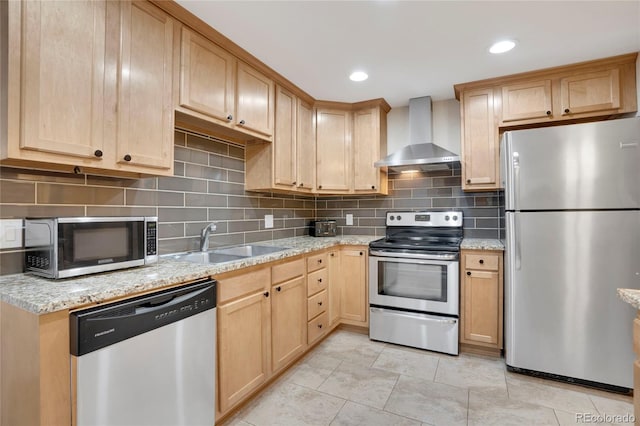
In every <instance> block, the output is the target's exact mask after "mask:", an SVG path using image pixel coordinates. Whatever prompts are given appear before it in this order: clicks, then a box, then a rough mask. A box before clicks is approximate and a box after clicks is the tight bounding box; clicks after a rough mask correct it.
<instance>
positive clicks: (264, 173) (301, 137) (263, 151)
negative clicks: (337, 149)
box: [245, 86, 316, 193]
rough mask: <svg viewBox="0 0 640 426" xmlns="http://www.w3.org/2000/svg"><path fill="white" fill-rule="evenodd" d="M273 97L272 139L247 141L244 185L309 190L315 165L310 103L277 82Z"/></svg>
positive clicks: (256, 189) (255, 189)
mask: <svg viewBox="0 0 640 426" xmlns="http://www.w3.org/2000/svg"><path fill="white" fill-rule="evenodd" d="M275 99H276V102H275V104H276V106H275V134H274V140H273V143H269V142H264V141H252V142H249V143H247V145H246V148H245V158H246V173H245V187H246V189H247V190H249V191H265V190H266V191H271V190H276V191H286V192H306V193H309V192H311V191H313V189H314V180H315V169H316V167H315V125H314V115H313V107H312V106H311V105H309V104H307V103H306V102H304V101H303V100H302V99H300V98H298V97H297V96H295V95H294V94H293V93H291V92H289V91H288V90H286V89H284V88H283V87H281V86H276V96H275Z"/></svg>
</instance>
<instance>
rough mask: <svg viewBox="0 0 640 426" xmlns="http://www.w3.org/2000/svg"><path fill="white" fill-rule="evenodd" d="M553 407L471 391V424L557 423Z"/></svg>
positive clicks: (514, 425)
mask: <svg viewBox="0 0 640 426" xmlns="http://www.w3.org/2000/svg"><path fill="white" fill-rule="evenodd" d="M557 424H558V422H557V420H556V416H555V413H554V412H553V410H552V409H551V408H548V407H543V406H540V405H534V404H528V403H526V402H521V401H514V400H512V399H509V398H506V397H503V396H495V395H492V394H490V393H486V392H483V391H475V390H470V391H469V423H468V425H469V426H475V425H478V426H491V425H496V426H511V425H513V426H520V425H541V426H542V425H557Z"/></svg>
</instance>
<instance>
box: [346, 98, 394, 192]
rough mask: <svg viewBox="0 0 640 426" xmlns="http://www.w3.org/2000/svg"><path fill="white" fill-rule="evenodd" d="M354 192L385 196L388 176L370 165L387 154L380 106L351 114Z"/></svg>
mask: <svg viewBox="0 0 640 426" xmlns="http://www.w3.org/2000/svg"><path fill="white" fill-rule="evenodd" d="M352 142H353V189H354V191H355V192H356V193H363V192H369V193H370V192H377V193H383V194H387V193H388V190H387V175H386V172H383V171H381V170H380V168H377V167H373V163H375V162H376V161H378V160H379V159H381V158H382V157H384V156H386V155H387V120H386V111H384V110H383V109H382V107H381V106H375V107H372V108H365V109H362V110H356V111H354V112H353V141H352Z"/></svg>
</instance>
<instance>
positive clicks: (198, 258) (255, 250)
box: [164, 244, 288, 264]
mask: <svg viewBox="0 0 640 426" xmlns="http://www.w3.org/2000/svg"><path fill="white" fill-rule="evenodd" d="M287 249H288V247H272V246H260V245H253V244H246V245H242V246H235V247H226V248H219V249H214V250H209V251H192V252H188V253H179V254H171V255H167V256H164V257H167V258H169V259H174V260H182V261H185V262H191V263H200V264H206V263H224V262H233V261H234V260H240V259H246V258H248V257H254V256H262V255H265V254H271V253H277V252H279V251H282V250H287Z"/></svg>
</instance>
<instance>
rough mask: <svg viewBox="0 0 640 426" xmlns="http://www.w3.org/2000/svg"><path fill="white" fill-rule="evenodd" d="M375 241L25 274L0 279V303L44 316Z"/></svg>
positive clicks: (288, 243) (298, 244)
mask: <svg viewBox="0 0 640 426" xmlns="http://www.w3.org/2000/svg"><path fill="white" fill-rule="evenodd" d="M377 238H380V237H373V236H357V235H354V236H341V237H328V238H327V237H325V238H314V237H308V236H307V237H296V238H285V239H281V240H274V241H261V242H257V243H255V244H256V245H263V246H276V247H287V250H283V251H279V252H276V253H271V254H267V255H263V256H255V257H249V258H245V259H241V260H237V261H233V262H226V263H219V264H206V265H201V264H196V263H189V262H182V261H177V260H174V259H171V258H170V257H162V258H161V259H160V261H159V262H158V263H157V264H156V265H151V266H144V267H139V268H132V269H126V270H122V271H117V272H106V273H102V274H94V275H86V276H83V277H77V278H68V279H63V280H49V279H45V278H40V277H36V276H34V275H31V274H14V275H4V276H0V300H2V301H3V302H6V303H9V304H11V305H14V306H17V307H19V308H22V309H24V310H27V311H29V312H33V313H35V314H45V313H50V312H55V311H59V310H62V309H71V308H75V307H78V306H82V305H86V304H90V303H96V302H102V301H106V300H110V299H114V298H118V297H124V296H127V295H130V294H135V293H139V292H144V291H148V290H153V289H155V288H162V287H165V286H169V285H173V284H179V283H182V282H188V281H192V280H196V279H199V278H206V277H208V276H213V277H214V278H215V276H216V275H218V274H221V273H223V272H229V271H233V270H236V269H241V268H246V267H248V266H253V265H259V264H261V263H267V262H272V261H274V260H279V259H284V258H287V257H291V256H296V255H299V254H304V253H309V252H312V251H316V250H321V249H324V248H328V247H331V246H335V245H367V244H369V242H370V241H372V240H375V239H377Z"/></svg>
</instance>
